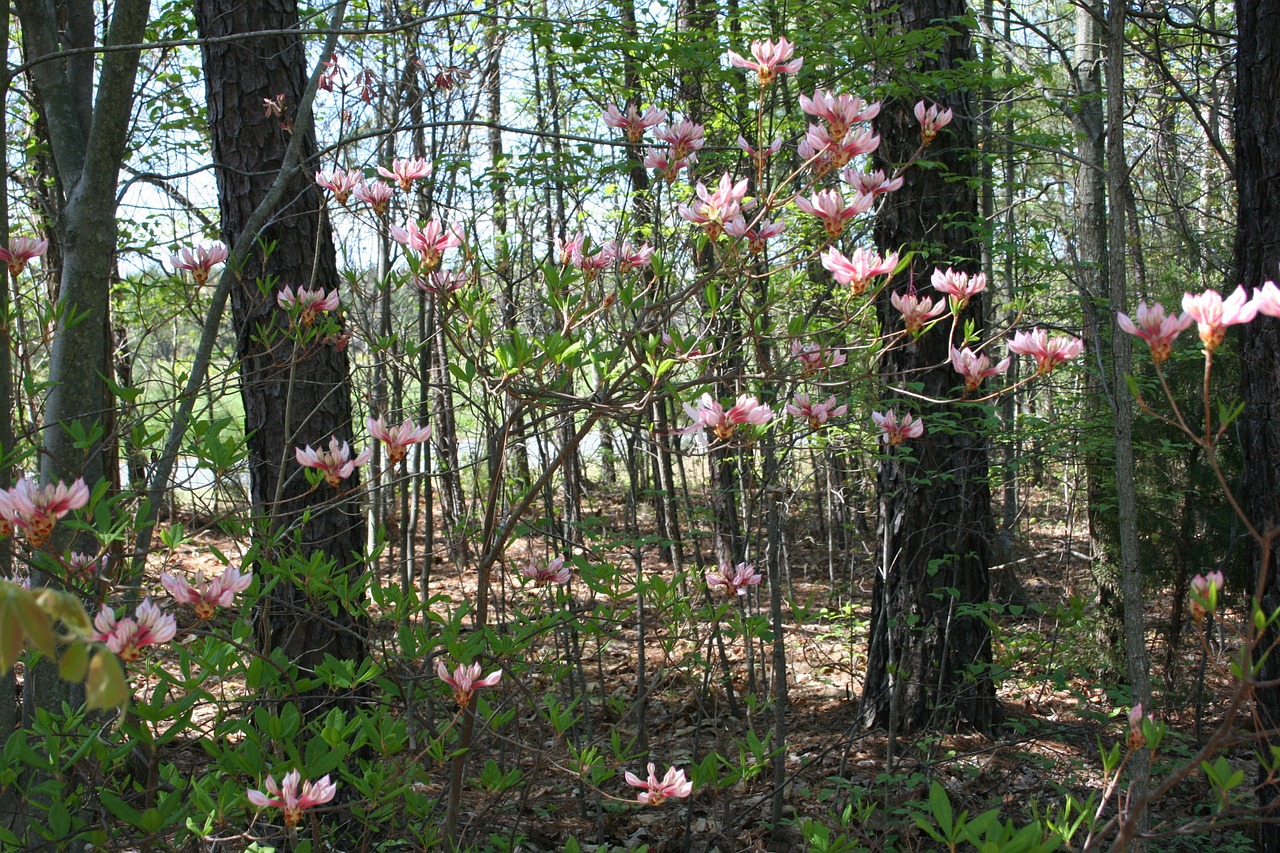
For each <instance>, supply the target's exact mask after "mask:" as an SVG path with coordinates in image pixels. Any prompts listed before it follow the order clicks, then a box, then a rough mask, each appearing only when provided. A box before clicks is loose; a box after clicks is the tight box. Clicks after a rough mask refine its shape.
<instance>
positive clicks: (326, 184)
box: [316, 169, 364, 207]
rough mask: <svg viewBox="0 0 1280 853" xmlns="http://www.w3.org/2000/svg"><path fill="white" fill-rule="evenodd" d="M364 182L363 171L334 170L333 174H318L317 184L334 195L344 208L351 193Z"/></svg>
mask: <svg viewBox="0 0 1280 853" xmlns="http://www.w3.org/2000/svg"><path fill="white" fill-rule="evenodd" d="M363 182H364V171H363V170H361V169H349V170H343V169H334V170H333V171H332V172H329V173H325V172H316V184H317V185H319V186H321V187H323V188H324V189H326V190H328V191H329V192H331V193H333V197H334V199H335V200H336V201H337V202H338V204H340V205H343V206H344V207H345V206H346V204H347V199H348V198H350V197H351V191H352V190H354V189H355V188H356V187H358V186H360V184H361V183H363Z"/></svg>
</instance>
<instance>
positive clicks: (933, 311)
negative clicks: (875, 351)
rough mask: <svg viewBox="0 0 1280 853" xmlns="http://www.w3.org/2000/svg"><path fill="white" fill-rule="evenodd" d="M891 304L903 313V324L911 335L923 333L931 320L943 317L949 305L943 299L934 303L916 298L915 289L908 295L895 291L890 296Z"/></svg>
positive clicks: (923, 297) (927, 298) (922, 298)
mask: <svg viewBox="0 0 1280 853" xmlns="http://www.w3.org/2000/svg"><path fill="white" fill-rule="evenodd" d="M889 302H891V303H892V304H893V307H894V308H897V309H898V310H899V311H900V312H902V323H903V325H904V326H905V327H906V330H907V332H908V333H909V334H911V335H918V334H920V333H921V332H923V331H924V329H925V326H926V325H928V323H929V321H930V320H933V319H935V318H937V317H939V316H941V314H942V313H943V312H944V311H946V310H947V303H945V302H943V301H942V300H941V299H939V300H938V301H937V302H934V301H933V300H932V299H930V298H929V297H927V296H916V292H915V290H914V289H911V290H908V291H907V292H906V293H898V292H896V291H895V292H894V293H891V294H889Z"/></svg>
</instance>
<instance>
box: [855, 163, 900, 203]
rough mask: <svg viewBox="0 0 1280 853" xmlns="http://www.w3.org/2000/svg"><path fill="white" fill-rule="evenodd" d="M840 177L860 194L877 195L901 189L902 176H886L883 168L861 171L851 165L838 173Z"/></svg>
mask: <svg viewBox="0 0 1280 853" xmlns="http://www.w3.org/2000/svg"><path fill="white" fill-rule="evenodd" d="M840 177H842V178H844V181H845V183H847V184H848V185H849V186H851V187H853V188H854V190H856V191H857V192H858V193H859V194H860V195H869V196H873V197H874V196H878V195H884V194H885V193H891V192H897V191H898V190H900V189H902V183H903V178H902V176H901V175H899V176H898V177H896V178H890V177H887V176H886V175H885V173H884V171H883V170H881V169H876V170H875V171H874V172H863V171H861V170H860V169H855V168H853V167H852V166H848V167H846V168H845V170H844V171H843V172H841V173H840Z"/></svg>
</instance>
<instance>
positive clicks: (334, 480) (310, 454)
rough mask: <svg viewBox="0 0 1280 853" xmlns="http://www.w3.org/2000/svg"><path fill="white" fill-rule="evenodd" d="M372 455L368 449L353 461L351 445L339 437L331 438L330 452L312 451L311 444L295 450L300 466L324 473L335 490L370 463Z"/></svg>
mask: <svg viewBox="0 0 1280 853" xmlns="http://www.w3.org/2000/svg"><path fill="white" fill-rule="evenodd" d="M372 455H373V454H372V451H370V450H369V449H368V448H367V447H366V448H365V449H364V451H363V452H362V453H361V454H360V455H359V456H357V457H356V458H355V459H352V458H351V445H350V444H348V443H347V442H345V441H338V438H337V436H330V437H329V449H328V450H312V449H311V445H309V444H308V445H307V446H306V447H305V448H303V447H298V448H295V449H294V458H295V459H297V460H298V464H299V465H301V466H302V467H303V468H318V469H319V470H321V471H323V472H324V479H325V482H326V483H328V484H329V485H330V486H332V487H334V488H337V487H338V485H339V484H340V483H341V482H342V481H343V480H345V479H346V478H347V477H350V476H351V474H352V473H353V472H354V471H355V470H356V468H357V467H358V466H360V465H363V464H364V463H366V462H368V461H369V457H370V456H372Z"/></svg>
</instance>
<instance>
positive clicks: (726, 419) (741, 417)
mask: <svg viewBox="0 0 1280 853" xmlns="http://www.w3.org/2000/svg"><path fill="white" fill-rule="evenodd" d="M684 410H685V413H686V414H688V415H689V417H691V418H693V423H692V424H691V425H689V426H688V427H686V428H685V429H683V430H681V431H680V434H681V435H694V434H696V435H699V436H701V435H702V431H703V430H704V429H709V430H711V432H712V433H714V434H715V437H716V438H718V439H720V440H721V441H728V440H729V439H730V438H732V437H733V433H734V431H735V430H736V429H737V428H738V427H739V426H742V425H743V424H752V425H755V426H763V425H764V424H767V423H768V422H769V421H770V420H771V419H772V418H773V410H772V409H770V408H769V407H768V406H766V405H765V404H764V403H761V402H760V401H759V400H757V399H756V398H755V397H753V396H751V395H750V394H741V395H739V396H738V399H737V401H736V402H735V403H734V404H733V407H732V408H730V409H728V410H726V409H725V407H724V406H722V405H721V404H720V401H719V400H717V399H716V398H715V397H712V396H711V395H710V394H703V395H702V398H701V399H700V400H699V401H698V405H697V407H696V408H695V407H694V406H692V405H690V404H689V403H685V404H684Z"/></svg>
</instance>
